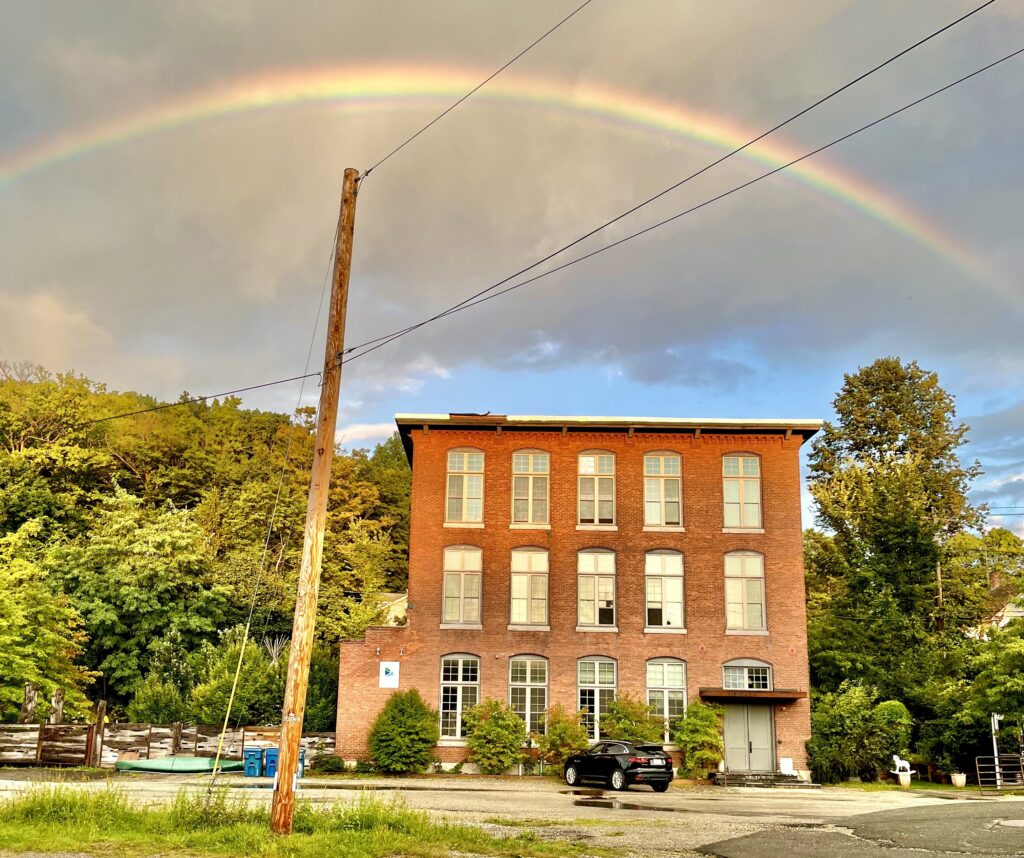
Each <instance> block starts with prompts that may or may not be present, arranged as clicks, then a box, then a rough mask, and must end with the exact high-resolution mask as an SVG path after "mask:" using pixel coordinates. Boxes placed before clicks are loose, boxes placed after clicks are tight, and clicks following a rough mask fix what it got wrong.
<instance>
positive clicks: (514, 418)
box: [395, 413, 822, 429]
mask: <svg viewBox="0 0 1024 858" xmlns="http://www.w3.org/2000/svg"><path fill="white" fill-rule="evenodd" d="M492 416H493V417H494V419H495V421H496V422H498V421H500V422H504V423H506V424H508V423H551V424H555V425H566V424H601V423H615V424H617V425H629V424H632V425H636V426H640V425H654V426H695V427H696V426H709V427H710V426H740V427H742V426H764V427H769V426H771V427H775V426H777V427H780V428H783V429H785V428H789V427H792V428H806V429H820V428H821V426H822V421H821V420H817V419H814V418H804V417H800V418H780V417H750V418H731V417H607V416H603V417H601V416H593V417H587V416H580V415H575V416H561V417H560V416H553V415H542V414H535V415H534V414H505V415H501V414H495V415H492ZM463 420H467V422H469V421H480V422H481V423H484V422H486V420H487V416H484V415H472V416H470V415H451V414H404V413H403V414H396V415H395V422H397V423H459V422H462V421H463Z"/></svg>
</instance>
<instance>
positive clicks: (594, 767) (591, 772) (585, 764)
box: [580, 742, 606, 779]
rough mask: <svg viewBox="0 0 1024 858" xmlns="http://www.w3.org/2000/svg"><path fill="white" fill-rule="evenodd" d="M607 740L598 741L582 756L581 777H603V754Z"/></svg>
mask: <svg viewBox="0 0 1024 858" xmlns="http://www.w3.org/2000/svg"><path fill="white" fill-rule="evenodd" d="M605 744H606V743H605V742H598V743H597V744H596V745H594V746H593V747H592V748H590V749H589V750H588V751H587V752H586V753H584V754H583V755H582V756H581V758H580V777H581V778H588V779H589V778H602V777H604V775H603V774H602V773H601V766H602V760H603V757H602V754H603V752H604V748H605Z"/></svg>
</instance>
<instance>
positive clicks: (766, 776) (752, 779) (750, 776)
mask: <svg viewBox="0 0 1024 858" xmlns="http://www.w3.org/2000/svg"><path fill="white" fill-rule="evenodd" d="M711 782H712V783H713V784H715V786H731V787H761V788H764V789H820V786H821V785H820V784H811V783H807V782H806V781H802V780H800V779H799V778H798V777H797V776H796V775H788V774H783V773H782V772H715V773H714V774H713V775H712V776H711Z"/></svg>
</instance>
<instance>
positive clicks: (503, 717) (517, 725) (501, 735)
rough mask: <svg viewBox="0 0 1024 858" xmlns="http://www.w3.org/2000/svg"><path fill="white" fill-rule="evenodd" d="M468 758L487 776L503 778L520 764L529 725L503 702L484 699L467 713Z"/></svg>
mask: <svg viewBox="0 0 1024 858" xmlns="http://www.w3.org/2000/svg"><path fill="white" fill-rule="evenodd" d="M465 720H466V746H467V747H468V748H469V759H470V762H472V763H473V764H474V765H476V767H477V768H478V769H479V770H480V771H481V772H483V773H484V774H485V775H500V774H501V773H502V772H503V771H505V770H506V769H508V768H511V767H512V766H514V765H516V764H517V763H519V761H520V760H522V758H523V745H524V744H525V743H526V737H527V733H526V723H525V722H524V721H523V719H522V718H520V717H519V716H518V715H517V714H516V713H515V711H514V710H513V709H512V708H511V707H510V706H509V705H508V704H507V703H505V702H503V701H501V700H494V699H489V700H484V701H483V702H482V703H479V704H477V705H476V706H474V707H473V708H472V709H470V710H468V711H467V712H466V714H465Z"/></svg>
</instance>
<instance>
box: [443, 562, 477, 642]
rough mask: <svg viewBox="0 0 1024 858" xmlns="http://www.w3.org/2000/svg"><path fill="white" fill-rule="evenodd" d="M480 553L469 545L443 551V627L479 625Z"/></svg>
mask: <svg viewBox="0 0 1024 858" xmlns="http://www.w3.org/2000/svg"><path fill="white" fill-rule="evenodd" d="M482 569H483V551H481V550H480V549H479V548H475V547H473V546H471V545H453V546H450V547H448V548H446V549H445V550H444V604H443V607H442V611H441V622H442V623H443V624H445V625H465V626H479V625H480V590H481V586H480V575H481V570H482Z"/></svg>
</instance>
